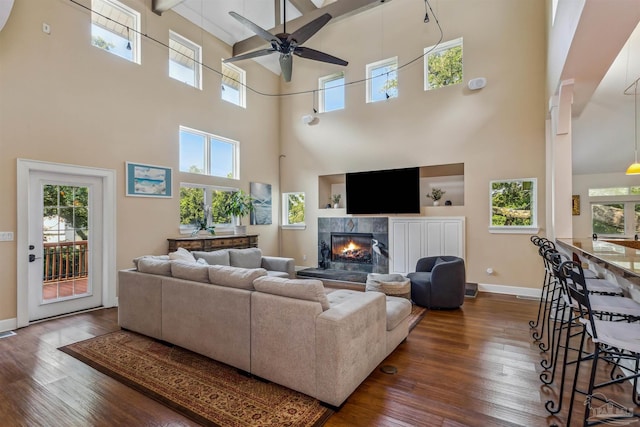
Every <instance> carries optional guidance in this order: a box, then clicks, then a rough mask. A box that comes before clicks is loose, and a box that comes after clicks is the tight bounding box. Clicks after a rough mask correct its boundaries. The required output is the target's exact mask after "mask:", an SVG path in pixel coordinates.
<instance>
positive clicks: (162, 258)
mask: <svg viewBox="0 0 640 427" xmlns="http://www.w3.org/2000/svg"><path fill="white" fill-rule="evenodd" d="M142 258H151V259H159V260H164V261H169V255H142V256H139V257H137V258H134V259H133V265H134V266H135V267H136V269H138V262H139V261H140V260H141V259H142Z"/></svg>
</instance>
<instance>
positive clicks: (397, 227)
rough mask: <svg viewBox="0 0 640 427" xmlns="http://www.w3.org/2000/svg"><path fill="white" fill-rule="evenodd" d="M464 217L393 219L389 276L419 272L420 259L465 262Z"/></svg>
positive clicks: (390, 230) (390, 235)
mask: <svg viewBox="0 0 640 427" xmlns="http://www.w3.org/2000/svg"><path fill="white" fill-rule="evenodd" d="M464 233H465V223H464V217H443V218H434V217H431V218H401V217H394V218H389V245H390V248H389V273H400V274H405V275H406V274H407V273H410V272H412V271H415V268H416V263H417V262H418V260H419V259H420V258H423V257H427V256H439V255H452V256H458V257H460V258H464V252H465V248H464Z"/></svg>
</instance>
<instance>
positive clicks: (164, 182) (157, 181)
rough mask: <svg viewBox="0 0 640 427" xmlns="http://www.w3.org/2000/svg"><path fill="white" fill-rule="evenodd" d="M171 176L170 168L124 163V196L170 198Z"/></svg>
mask: <svg viewBox="0 0 640 427" xmlns="http://www.w3.org/2000/svg"><path fill="white" fill-rule="evenodd" d="M171 175H172V174H171V168H165V167H163V166H153V165H144V164H140V163H131V162H126V183H127V192H126V195H127V196H136V197H165V198H171V197H172V196H171V188H172V182H171V178H172V176H171Z"/></svg>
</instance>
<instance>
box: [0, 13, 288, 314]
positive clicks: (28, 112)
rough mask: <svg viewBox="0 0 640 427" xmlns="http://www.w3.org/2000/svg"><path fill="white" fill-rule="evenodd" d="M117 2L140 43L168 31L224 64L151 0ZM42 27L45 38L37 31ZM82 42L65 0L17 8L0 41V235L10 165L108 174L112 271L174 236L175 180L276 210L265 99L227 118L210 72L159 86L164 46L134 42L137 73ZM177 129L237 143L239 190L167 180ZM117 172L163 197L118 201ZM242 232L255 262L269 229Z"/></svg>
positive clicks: (270, 239)
mask: <svg viewBox="0 0 640 427" xmlns="http://www.w3.org/2000/svg"><path fill="white" fill-rule="evenodd" d="M124 2H125V3H126V4H128V5H130V6H131V7H133V8H135V9H136V10H138V11H140V12H141V14H142V33H143V34H145V33H146V34H148V35H149V36H150V37H152V38H155V39H158V40H160V41H162V42H163V43H165V44H167V43H168V34H169V29H172V30H174V31H177V32H178V33H180V34H182V35H183V36H185V37H187V38H189V39H191V40H192V41H194V42H196V43H199V44H201V45H202V46H203V62H204V63H205V64H206V65H207V66H209V67H211V68H213V69H215V70H220V60H221V58H223V57H229V56H231V48H230V47H229V46H228V45H226V44H224V43H222V42H220V41H219V40H217V39H215V38H213V37H211V36H210V35H208V34H206V33H204V32H203V31H201V30H199V29H197V27H195V26H193V25H192V24H190V23H188V22H187V21H186V20H184V19H182V18H181V17H179V16H178V15H176V14H175V13H173V12H167V13H165V14H163V16H162V17H159V16H157V15H155V14H154V13H153V12H151V10H150V5H151V0H146V1H136V0H126V1H124ZM90 3H91V2H90V1H89V0H83V4H85V5H87V6H89V5H90ZM43 22H46V23H48V24H49V25H50V26H51V35H46V34H45V33H43V32H42V31H41V28H42V23H43ZM90 31H91V30H90V14H89V12H88V11H87V10H85V9H84V8H81V7H79V6H76V5H74V4H73V3H71V2H70V1H66V0H20V1H17V2H15V5H14V7H13V11H12V13H11V16H10V18H9V20H8V22H7V24H6V26H5V27H4V29H3V30H2V31H1V32H0V153H1V156H0V192H1V193H2V194H3V202H2V203H0V230H1V231H13V232H15V231H16V230H17V218H16V201H17V197H24V195H17V194H16V159H17V158H26V159H33V160H43V161H50V162H60V163H69V164H76V165H82V166H94V167H100V168H108V169H114V170H116V171H117V181H118V182H117V218H116V224H117V267H118V268H125V267H129V266H130V265H131V259H132V258H134V257H135V256H138V255H142V254H148V253H155V254H159V253H166V251H167V241H166V238H167V237H172V236H176V235H178V223H179V198H178V197H177V194H178V189H179V187H178V186H179V182H181V181H185V182H198V183H206V184H213V185H226V186H234V187H239V188H242V189H244V190H246V191H248V190H249V182H252V181H253V182H264V183H270V184H272V185H273V192H274V200H276V201H277V200H278V199H277V194H278V193H279V188H278V155H279V124H278V114H279V112H278V108H279V101H278V99H277V98H269V97H263V96H258V95H256V94H254V93H252V92H250V91H249V92H248V94H247V105H248V108H247V109H246V110H245V109H242V108H238V107H236V106H234V105H231V104H229V103H226V102H224V101H221V100H220V77H219V75H218V74H216V73H215V72H212V71H208V70H206V69H205V70H204V72H203V87H204V90H202V91H199V90H196V89H194V88H191V87H190V86H187V85H185V84H183V83H180V82H178V81H176V80H174V79H172V78H170V77H168V52H167V48H166V47H164V46H162V45H160V44H158V43H156V42H153V41H150V40H149V39H145V38H144V37H143V39H142V40H143V41H142V65H136V64H133V63H130V62H129V61H126V60H123V59H121V58H118V57H116V56H115V55H112V54H110V53H107V52H104V51H102V50H100V49H97V48H95V47H92V46H91V45H90ZM239 65H240V66H241V67H245V69H246V70H247V79H248V84H249V85H250V86H252V87H254V88H256V89H259V90H261V91H264V92H267V93H277V91H278V88H279V86H278V85H279V80H278V78H277V76H275V75H273V74H272V73H270V72H268V71H266V70H265V69H264V68H263V67H261V66H259V65H257V64H255V63H254V62H252V61H246V62H244V63H242V64H239ZM180 125H185V126H188V127H192V128H196V129H200V130H203V131H207V132H211V133H214V134H217V135H221V136H224V137H228V138H232V139H235V140H238V141H240V144H241V179H240V181H239V182H238V181H233V180H226V179H215V178H207V177H202V176H197V175H192V174H182V173H179V171H178V167H179V164H178V127H179V126H180ZM125 161H133V162H139V163H147V164H153V165H162V166H168V167H172V168H173V171H174V187H173V193H174V197H173V198H171V199H149V198H136V197H125V195H124V194H125V182H124V177H125V175H124V174H125ZM277 206H278V205H277V203H276V204H275V205H274V212H273V215H274V219H277V218H278V212H277V210H276V209H277ZM275 222H277V221H275ZM245 223H248V221H245ZM249 231H250V232H257V233H259V234H260V247H261V248H262V249H263V251H264V252H265V253H268V254H276V253H277V250H278V238H277V232H278V228H277V225H275V224H274V225H272V226H255V227H251V226H249ZM15 237H16V241H17V239H26V238H27V236H20V235H16V236H15ZM16 241H13V242H0V259H1V260H2V264H1V265H2V275H1V276H0V321H2V320H4V319H11V318H14V317H15V316H16V281H17V277H16V256H17V255H16ZM19 255H20V256H27V254H19Z"/></svg>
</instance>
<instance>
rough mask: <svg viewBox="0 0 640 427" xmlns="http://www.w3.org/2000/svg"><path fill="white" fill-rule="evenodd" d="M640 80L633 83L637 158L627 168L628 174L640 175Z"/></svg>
mask: <svg viewBox="0 0 640 427" xmlns="http://www.w3.org/2000/svg"><path fill="white" fill-rule="evenodd" d="M638 80H640V78H638V79H636V81H635V82H634V83H633V114H634V116H633V120H634V124H635V127H634V142H635V151H634V153H635V159H634V162H633V164H632V165H631V166H629V167H628V168H627V173H626V174H627V175H640V163H638Z"/></svg>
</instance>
